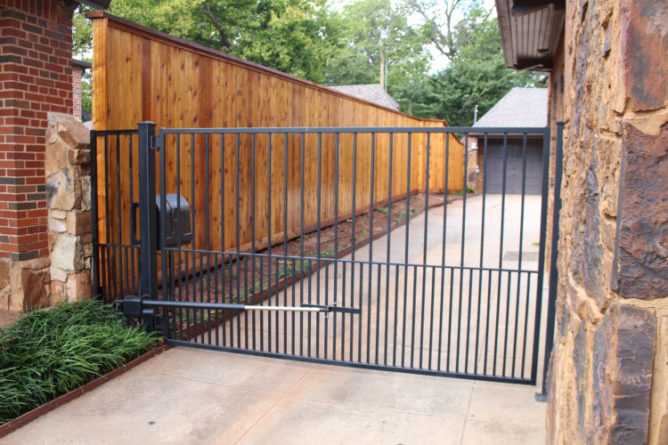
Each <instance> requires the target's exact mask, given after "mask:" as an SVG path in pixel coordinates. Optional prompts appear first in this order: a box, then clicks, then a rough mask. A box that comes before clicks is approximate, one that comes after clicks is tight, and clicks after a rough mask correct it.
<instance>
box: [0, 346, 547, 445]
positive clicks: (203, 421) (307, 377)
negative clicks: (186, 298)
mask: <svg viewBox="0 0 668 445" xmlns="http://www.w3.org/2000/svg"><path fill="white" fill-rule="evenodd" d="M534 392H535V389H534V388H532V387H528V386H521V385H510V384H501V383H487V382H479V381H476V382H474V381H471V380H460V379H452V378H443V377H429V376H421V375H412V374H401V373H392V372H383V371H369V370H361V369H353V368H348V367H339V366H329V365H320V364H310V363H302V362H295V361H287V360H279V359H268V358H261V357H254V356H249V355H240V354H233V353H225V352H218V351H206V350H200V349H191V348H174V349H171V350H168V351H166V352H164V353H162V354H160V355H158V356H156V357H154V358H152V359H150V360H148V361H147V362H145V363H143V364H141V365H139V366H137V367H136V368H134V369H132V370H130V371H128V372H126V373H125V374H122V375H121V376H119V377H117V378H115V379H113V380H111V381H110V382H107V383H105V384H104V385H102V386H101V387H99V388H97V389H95V390H93V391H91V392H89V393H87V394H84V395H83V396H81V397H80V398H78V399H75V400H74V401H72V402H70V403H68V404H67V405H64V406H62V407H60V408H57V409H56V410H54V411H51V412H49V413H47V414H46V415H44V416H42V417H40V418H39V419H37V420H35V421H33V422H32V423H30V424H28V425H26V426H24V427H23V428H21V429H19V430H17V431H15V432H14V433H12V434H10V435H9V436H7V437H5V438H3V439H2V443H4V444H52V443H58V444H60V443H67V444H91V443H95V444H440V445H443V444H487V443H494V444H495V445H501V444H523V445H527V444H542V443H544V441H545V431H544V417H545V404H543V403H539V402H536V401H535V400H534Z"/></svg>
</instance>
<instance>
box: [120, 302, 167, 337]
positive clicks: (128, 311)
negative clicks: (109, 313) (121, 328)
mask: <svg viewBox="0 0 668 445" xmlns="http://www.w3.org/2000/svg"><path fill="white" fill-rule="evenodd" d="M146 299H148V298H146V297H141V296H138V295H128V296H126V297H125V298H124V299H122V300H117V301H116V302H115V303H114V306H115V307H116V310H120V311H121V312H122V313H123V315H125V316H126V317H128V318H132V319H136V320H141V322H142V324H143V325H144V326H145V327H146V330H147V331H149V332H150V331H155V330H156V326H159V325H160V318H161V317H160V316H159V315H158V314H157V312H156V310H155V308H154V307H147V306H145V305H144V304H143V302H144V300H146Z"/></svg>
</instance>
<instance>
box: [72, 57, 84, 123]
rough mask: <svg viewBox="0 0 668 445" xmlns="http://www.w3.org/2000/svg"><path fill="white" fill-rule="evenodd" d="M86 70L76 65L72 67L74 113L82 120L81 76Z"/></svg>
mask: <svg viewBox="0 0 668 445" xmlns="http://www.w3.org/2000/svg"><path fill="white" fill-rule="evenodd" d="M83 73H84V70H83V68H81V67H78V66H74V67H73V69H72V115H73V116H74V117H76V118H77V119H79V120H81V77H82V76H83Z"/></svg>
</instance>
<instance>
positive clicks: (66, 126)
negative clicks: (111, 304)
mask: <svg viewBox="0 0 668 445" xmlns="http://www.w3.org/2000/svg"><path fill="white" fill-rule="evenodd" d="M46 144H47V145H46V147H47V150H46V194H47V207H48V210H49V224H48V225H49V258H50V260H51V304H55V303H58V302H60V301H64V300H67V301H73V300H80V299H82V298H90V297H91V274H90V272H91V259H92V255H93V245H92V213H91V190H90V132H89V131H88V129H87V128H86V127H85V126H84V125H83V124H82V123H81V122H79V121H78V119H76V118H74V117H73V116H71V115H66V114H59V113H49V128H48V130H47V140H46Z"/></svg>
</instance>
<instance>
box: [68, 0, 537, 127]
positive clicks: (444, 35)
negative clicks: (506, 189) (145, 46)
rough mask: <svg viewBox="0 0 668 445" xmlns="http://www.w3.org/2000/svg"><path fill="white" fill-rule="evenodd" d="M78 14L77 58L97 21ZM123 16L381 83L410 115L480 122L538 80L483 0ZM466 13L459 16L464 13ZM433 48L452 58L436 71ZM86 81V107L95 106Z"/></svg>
mask: <svg viewBox="0 0 668 445" xmlns="http://www.w3.org/2000/svg"><path fill="white" fill-rule="evenodd" d="M86 10H87V8H84V7H80V8H79V10H78V12H77V14H75V18H74V46H75V54H79V55H81V54H87V53H86V51H87V50H88V49H89V48H90V33H91V32H90V31H91V26H90V23H89V22H88V21H87V20H85V19H83V17H82V16H81V13H82V12H85V11H86ZM110 12H111V13H112V14H114V15H118V16H120V17H123V18H126V19H129V20H132V21H135V22H138V23H141V24H143V25H146V26H149V27H151V28H155V29H158V30H160V31H163V32H167V33H169V34H171V35H174V36H176V37H180V38H184V39H187V40H191V41H194V42H196V43H199V44H202V45H205V46H208V47H211V48H214V49H218V50H221V51H224V52H227V53H229V54H232V55H234V56H237V57H241V58H243V59H247V60H250V61H253V62H256V63H260V64H262V65H266V66H269V67H271V68H275V69H278V70H281V71H284V72H287V73H289V74H293V75H295V76H298V77H302V78H305V79H308V80H312V81H314V82H319V83H324V84H326V85H352V84H369V83H378V82H379V80H380V66H381V60H382V59H384V62H385V65H386V73H387V90H388V92H389V93H390V95H391V96H392V97H394V99H395V100H396V101H397V102H399V104H400V107H401V110H402V111H404V112H407V113H409V114H412V115H415V116H420V117H428V118H439V119H445V120H447V121H448V122H449V123H450V125H463V126H468V125H471V124H472V123H473V109H474V107H475V105H478V107H479V115H480V116H482V115H483V114H484V113H485V112H487V111H488V110H489V109H490V108H491V107H492V106H493V105H494V104H495V103H496V102H497V101H498V100H499V99H501V97H503V96H504V95H505V94H506V93H507V92H508V91H509V90H510V89H511V88H512V87H513V86H535V85H536V83H537V81H536V76H535V75H534V74H532V73H527V72H516V71H514V70H511V69H508V68H506V67H505V64H504V61H503V53H502V48H501V37H500V33H499V30H498V25H497V21H496V18H495V17H493V16H492V15H491V14H490V11H488V10H486V9H485V8H484V6H483V3H482V2H481V0H441V1H439V2H436V1H434V0H400V1H398V2H393V1H391V0H354V1H351V2H348V3H346V4H345V5H344V6H343V7H342V8H339V9H334V8H332V7H330V4H328V3H327V1H326V0H114V1H113V2H112V4H111V8H110ZM462 14H463V18H462V19H461V20H459V21H457V20H456V18H458V17H462ZM430 47H433V48H436V50H437V51H438V52H440V53H442V54H443V55H445V56H446V57H447V58H448V60H449V63H448V65H447V67H446V68H445V69H443V70H441V71H440V72H433V71H432V56H431V53H430V51H429V48H430ZM87 87H89V86H88V85H84V91H83V97H84V105H83V108H84V109H85V110H89V109H90V105H89V102H90V96H89V95H88V93H87V91H88V90H87V89H86V88H87Z"/></svg>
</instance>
